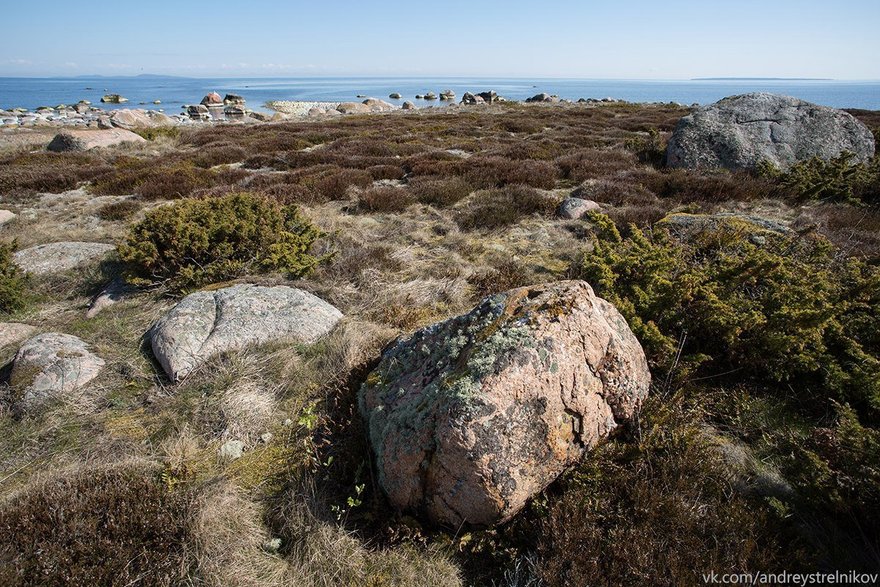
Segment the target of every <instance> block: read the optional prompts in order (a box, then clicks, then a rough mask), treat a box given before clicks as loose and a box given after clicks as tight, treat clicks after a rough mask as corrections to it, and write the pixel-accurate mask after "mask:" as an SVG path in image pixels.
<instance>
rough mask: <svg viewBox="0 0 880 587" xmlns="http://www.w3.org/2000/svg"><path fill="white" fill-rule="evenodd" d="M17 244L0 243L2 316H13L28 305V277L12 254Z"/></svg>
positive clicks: (0, 305) (0, 310) (0, 309)
mask: <svg viewBox="0 0 880 587" xmlns="http://www.w3.org/2000/svg"><path fill="white" fill-rule="evenodd" d="M16 248H17V243H16V242H15V241H12V242H11V243H8V244H7V243H0V314H11V313H12V312H17V311H19V310H22V309H23V308H24V307H25V305H26V299H25V291H26V289H25V288H26V283H27V276H26V275H25V273H24V271H22V270H21V268H19V266H18V265H16V264H15V261H14V260H13V258H12V253H14V252H15V249H16Z"/></svg>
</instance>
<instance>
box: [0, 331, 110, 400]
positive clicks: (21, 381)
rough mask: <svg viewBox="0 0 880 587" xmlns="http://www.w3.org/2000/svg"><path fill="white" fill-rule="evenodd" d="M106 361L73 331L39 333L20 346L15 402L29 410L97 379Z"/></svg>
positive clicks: (14, 374) (15, 369)
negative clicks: (94, 352) (91, 350)
mask: <svg viewBox="0 0 880 587" xmlns="http://www.w3.org/2000/svg"><path fill="white" fill-rule="evenodd" d="M103 366H104V360H103V359H101V357H99V356H97V355H95V354H93V353H92V352H90V351H89V349H88V345H87V344H86V343H85V342H83V341H82V340H81V339H79V338H77V337H75V336H72V335H70V334H62V333H60V332H48V333H45V334H39V335H37V336H35V337H33V338H31V339H29V340H27V341H25V343H24V344H23V345H22V346H21V348H19V350H18V353H17V354H16V355H15V360H14V361H13V363H12V372H11V374H10V376H9V382H10V387H11V391H12V394H13V395H12V398H11V399H12V403H13V405H15V406H17V407H18V408H20V409H23V410H25V411H26V410H28V409H30V408H33V407H34V406H36V405H38V404H40V403H42V402H43V401H45V400H47V399H49V398H52V397H56V396H58V395H60V394H63V393H67V392H71V391H74V390H76V389H78V388H80V387H82V386H84V385H85V384H87V383H88V382H89V381H91V380H92V379H94V378H95V377H96V376H97V375H98V372H99V371H100V370H101V368H102V367H103Z"/></svg>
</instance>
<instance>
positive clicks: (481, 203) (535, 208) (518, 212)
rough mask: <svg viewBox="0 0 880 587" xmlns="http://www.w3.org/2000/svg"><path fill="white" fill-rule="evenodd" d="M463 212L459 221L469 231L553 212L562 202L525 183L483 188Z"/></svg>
mask: <svg viewBox="0 0 880 587" xmlns="http://www.w3.org/2000/svg"><path fill="white" fill-rule="evenodd" d="M463 204H466V206H465V207H464V208H463V209H462V210H460V211H459V214H458V216H457V217H456V223H457V224H458V225H459V226H460V227H461V228H463V229H465V230H474V229H492V228H501V227H503V226H509V225H511V224H515V223H516V222H518V221H519V220H521V219H523V218H525V217H527V216H531V215H532V214H547V215H549V214H552V213H553V212H554V211H555V210H556V206H557V205H558V204H559V202H557V201H555V200H554V199H553V198H550V197H548V196H546V195H545V194H542V193H541V192H539V191H538V190H536V189H535V188H532V187H529V186H525V185H512V186H507V187H504V188H499V189H491V190H482V191H479V192H476V193H475V194H473V195H472V196H471V197H470V198H469V199H468V200H467V201H465V202H463Z"/></svg>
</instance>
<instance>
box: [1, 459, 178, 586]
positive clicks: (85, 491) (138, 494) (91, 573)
mask: <svg viewBox="0 0 880 587" xmlns="http://www.w3.org/2000/svg"><path fill="white" fill-rule="evenodd" d="M191 503H192V500H191V498H190V496H189V495H188V494H187V493H186V492H185V491H183V490H180V489H176V490H171V491H169V489H168V487H167V486H165V485H164V484H162V483H161V481H160V479H159V474H158V472H157V471H149V470H144V469H143V468H142V467H135V466H129V467H119V468H114V469H103V470H88V471H83V472H81V473H77V474H74V475H70V476H65V477H60V478H56V479H53V480H50V481H47V482H44V483H42V484H39V485H38V486H36V487H28V488H27V490H26V491H25V492H23V493H20V494H19V495H18V496H16V497H14V498H12V499H10V500H8V501H6V502H5V503H4V504H3V505H2V507H0V583H2V584H3V585H10V586H12V585H169V586H170V585H179V584H182V583H183V582H184V580H185V579H186V577H187V574H188V572H189V561H188V559H187V545H188V543H189V542H190V531H189V529H188V527H187V525H188V524H189V519H190V516H191V510H192V507H191Z"/></svg>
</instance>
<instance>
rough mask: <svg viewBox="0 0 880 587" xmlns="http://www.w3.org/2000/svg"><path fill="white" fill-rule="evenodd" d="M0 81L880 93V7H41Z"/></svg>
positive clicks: (471, 3) (710, 2)
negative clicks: (347, 81)
mask: <svg viewBox="0 0 880 587" xmlns="http://www.w3.org/2000/svg"><path fill="white" fill-rule="evenodd" d="M4 21H5V22H4V24H3V31H2V35H0V75H2V76H18V75H23V76H41V75H88V74H103V75H133V74H139V73H151V74H172V75H188V76H193V77H209V76H289V77H299V76H357V75H364V76H476V77H516V76H524V77H581V78H584V77H585V78H618V79H687V78H692V77H827V78H836V79H872V80H876V79H880V0H821V1H820V0H653V1H645V0H625V1H623V2H619V1H618V2H616V1H614V0H601V1H594V0H582V1H580V2H576V1H569V0H564V1H557V2H553V1H549V2H548V1H544V2H542V1H541V0H527V1H522V0H500V1H498V0H467V1H461V0H435V1H432V2H424V1H421V2H420V1H419V0H408V1H407V2H392V1H382V0H379V1H376V0H372V1H371V0H361V1H349V0H329V1H327V0H324V1H321V0H313V1H311V2H302V1H293V2H285V1H284V0H274V1H271V2H269V1H265V0H251V1H248V0H237V1H236V2H228V1H225V0H214V1H205V2H186V1H181V0H174V1H165V0H152V1H147V2H128V1H118V2H111V3H97V4H96V3H88V2H87V3H77V2H71V1H70V0H64V1H59V0H41V1H40V2H38V3H36V4H34V5H33V6H25V5H22V6H19V7H18V8H16V9H15V10H14V11H12V12H10V13H9V14H7V15H5V17H4Z"/></svg>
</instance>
